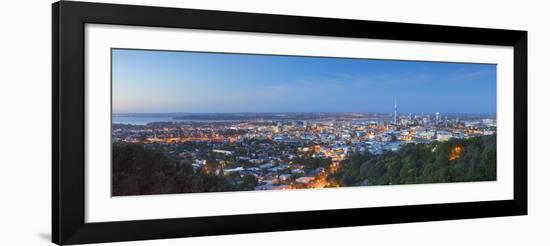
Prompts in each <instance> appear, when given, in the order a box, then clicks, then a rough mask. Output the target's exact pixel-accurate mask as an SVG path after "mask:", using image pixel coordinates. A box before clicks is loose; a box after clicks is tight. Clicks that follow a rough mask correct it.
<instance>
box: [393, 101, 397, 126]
mask: <svg viewBox="0 0 550 246" xmlns="http://www.w3.org/2000/svg"><path fill="white" fill-rule="evenodd" d="M393 107H394V109H393V124H397V97H394V98H393Z"/></svg>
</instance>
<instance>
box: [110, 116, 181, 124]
mask: <svg viewBox="0 0 550 246" xmlns="http://www.w3.org/2000/svg"><path fill="white" fill-rule="evenodd" d="M175 121H178V120H174V119H172V117H137V116H113V117H112V123H113V124H132V125H146V124H147V123H151V122H175Z"/></svg>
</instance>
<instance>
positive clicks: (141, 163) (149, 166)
mask: <svg viewBox="0 0 550 246" xmlns="http://www.w3.org/2000/svg"><path fill="white" fill-rule="evenodd" d="M209 164H210V163H209ZM211 166H214V164H211ZM248 179H249V178H248ZM111 182H112V195H113V196H125V195H149V194H170V193H190V192H216V191H218V192H219V191H231V190H249V189H253V188H254V186H250V185H248V186H247V185H242V186H234V185H232V184H231V182H229V180H228V178H227V177H225V176H217V175H214V174H210V173H204V172H201V171H200V170H199V171H198V172H194V171H193V168H192V166H191V163H189V162H185V161H182V162H180V163H177V162H176V161H174V160H172V159H170V158H168V157H166V156H165V155H163V153H162V151H160V150H155V149H152V148H148V147H146V146H144V145H142V144H128V143H113V146H112V181H111ZM247 182H248V183H247V184H250V181H249V180H248V181H247Z"/></svg>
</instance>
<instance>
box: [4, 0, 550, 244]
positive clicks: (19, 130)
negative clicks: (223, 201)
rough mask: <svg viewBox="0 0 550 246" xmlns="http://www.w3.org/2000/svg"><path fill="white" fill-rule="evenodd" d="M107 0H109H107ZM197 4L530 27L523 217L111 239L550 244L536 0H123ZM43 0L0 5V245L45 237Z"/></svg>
mask: <svg viewBox="0 0 550 246" xmlns="http://www.w3.org/2000/svg"><path fill="white" fill-rule="evenodd" d="M107 2H115V1H107ZM116 2H122V3H130V2H132V3H142V4H154V5H166V6H178V7H187V8H199V9H217V10H231V11H244V12H262V13H276V14H292V15H309V16H323V17H336V18H353V19H368V20H383V21H398V22H415V23H429V24H444V25H460V26H475V27H490V28H505V29H522V30H528V31H529V114H530V115H529V136H528V137H529V179H530V180H529V215H528V216H522V217H507V218H490V219H473V220H460V221H444V222H425V223H412V224H399V225H382V226H368V227H350V228H339V229H322V230H307V231H293V232H275V233H258V234H246V235H231V236H216V237H200V238H188V239H169V240H156V241H141V242H125V243H116V244H113V245H182V244H186V245H222V244H223V245H239V246H245V245H262V246H264V245H265V246H268V245H277V246H280V245H295V244H298V243H300V244H307V245H310V244H312V245H340V244H357V245H368V244H371V245H438V246H439V245H460V246H464V245H482V244H485V245H523V244H526V245H549V243H550V238H549V237H548V231H549V229H548V228H550V221H549V220H550V189H549V187H550V165H549V164H548V161H547V160H546V158H545V148H546V147H547V145H546V144H545V143H546V142H545V140H546V139H547V138H548V131H547V130H546V128H547V122H549V119H550V118H549V110H547V106H546V105H548V104H549V103H550V101H549V100H548V98H549V96H548V95H547V94H548V93H549V92H550V91H549V88H550V86H549V82H550V73H548V71H547V70H548V69H546V67H547V66H549V62H548V56H550V30H549V29H548V26H547V25H546V24H544V23H545V22H548V21H549V20H550V18H548V9H549V6H546V3H545V1H502V0H498V1H497V0H491V1H476V0H461V1H438V0H415V1H408V0H400V1H398V0H385V1H371V2H367V1H352V0H338V1H324V2H322V1H319V0H317V1H306V0H301V1H300V0H277V1H273V0H270V1H257V0H232V1H223V0H222V1H214V0H189V1H183V0H179V1H178V0H165V1H145V0H127V1H123V0H120V1H116ZM50 4H51V1H44V0H41V1H39V0H21V1H5V2H4V3H3V4H2V7H1V8H0V27H1V28H0V31H1V32H0V33H1V37H0V44H1V45H0V61H1V66H0V67H1V69H0V194H1V203H0V204H1V205H0V245H48V244H49V241H50V234H51V232H50V194H51V192H50V182H51V178H50V174H51V172H50V156H51V155H50V151H51V144H50V137H51V131H50V128H51V123H50V120H51V119H50V114H51V110H50V107H51V105H50V104H51V81H50V80H51V73H50V69H51V48H50V47H51V33H50V32H51V13H50V12H51V10H50Z"/></svg>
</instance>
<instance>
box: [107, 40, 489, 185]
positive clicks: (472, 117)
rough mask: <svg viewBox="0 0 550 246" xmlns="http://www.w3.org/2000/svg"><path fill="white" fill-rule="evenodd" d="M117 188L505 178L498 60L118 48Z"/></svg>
mask: <svg viewBox="0 0 550 246" xmlns="http://www.w3.org/2000/svg"><path fill="white" fill-rule="evenodd" d="M111 52H112V54H111V57H112V60H111V75H112V76H111V78H112V80H111V88H112V92H111V93H112V95H111V96H112V109H111V112H112V118H111V122H112V124H111V158H112V160H111V161H112V163H111V195H112V196H131V195H132V196H133V195H155V194H180V193H202V192H236V191H258V192H262V191H267V190H293V189H321V188H335V189H338V188H341V187H369V186H381V185H413V184H433V183H455V182H483V181H496V178H497V177H496V166H497V165H496V156H497V154H496V153H497V146H496V137H497V136H496V133H497V116H496V94H497V92H496V65H494V64H475V63H451V62H429V61H401V60H378V59H366V58H337V57H308V56H288V55H260V54H235V53H210V52H193V51H162V50H139V49H112V50H111Z"/></svg>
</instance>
